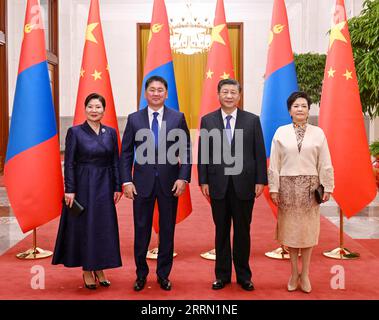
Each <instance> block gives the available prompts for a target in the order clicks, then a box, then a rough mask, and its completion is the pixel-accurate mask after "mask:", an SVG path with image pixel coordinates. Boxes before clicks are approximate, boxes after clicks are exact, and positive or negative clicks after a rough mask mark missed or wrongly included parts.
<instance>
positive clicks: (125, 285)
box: [0, 185, 379, 300]
mask: <svg viewBox="0 0 379 320" xmlns="http://www.w3.org/2000/svg"><path fill="white" fill-rule="evenodd" d="M191 195H192V203H193V213H192V214H191V216H190V217H189V218H187V219H186V220H185V221H183V222H182V223H180V224H179V225H178V226H177V228H176V238H175V240H176V244H175V251H176V252H177V253H178V256H177V257H176V258H175V259H174V267H173V270H172V273H171V276H170V279H171V281H172V284H173V289H172V291H170V292H165V291H163V290H161V289H160V288H159V286H158V284H157V283H156V277H155V265H156V262H155V261H150V262H149V265H150V274H149V278H148V283H147V287H146V288H145V290H143V291H141V292H134V291H133V289H132V287H133V283H134V280H135V266H134V260H133V250H132V248H133V221H132V210H131V202H130V201H128V200H126V199H123V200H121V202H120V204H119V205H118V212H119V226H120V235H121V250H122V258H123V267H122V268H118V269H113V270H108V271H107V275H108V278H109V279H110V280H111V282H112V286H111V287H110V288H99V289H98V290H95V291H90V290H87V289H84V288H83V284H82V279H81V269H80V268H75V269H68V268H64V267H63V266H52V265H51V258H48V259H43V260H36V261H21V260H18V259H17V258H16V257H15V254H16V253H19V252H21V251H24V250H26V249H28V248H30V247H31V245H32V237H31V236H29V237H27V238H26V239H24V240H23V241H21V242H20V243H19V244H17V245H16V246H15V247H13V248H11V249H10V250H8V251H7V252H6V253H5V254H3V255H2V256H1V257H0V274H1V275H2V276H3V277H4V276H5V277H6V281H3V285H2V286H0V299H48V300H50V299H73V300H78V299H79V300H80V299H110V300H112V299H120V300H122V299H126V300H133V299H138V300H144V299H152V300H155V299H157V300H158V299H159V300H160V299H162V300H170V299H174V300H175V299H178V300H179V299H180V300H193V299H200V300H202V299H207V300H217V299H223V300H234V299H239V300H246V299H250V300H260V299H277V300H287V299H323V300H330V299H358V300H359V299H379V280H378V279H379V240H365V241H362V240H358V241H355V240H353V239H351V238H349V237H348V236H345V247H347V248H349V249H350V250H352V251H357V252H359V253H360V254H361V258H360V259H358V260H349V261H340V260H334V259H328V258H325V257H323V256H322V252H323V251H324V250H330V249H333V248H335V247H337V246H338V234H339V232H338V228H336V227H335V226H334V225H333V224H331V223H330V222H329V221H327V220H326V219H324V218H322V221H321V235H320V243H319V245H318V246H317V247H316V248H315V250H314V254H313V260H312V266H311V281H312V285H313V291H312V293H311V294H305V293H302V292H300V291H298V292H294V293H289V292H287V291H286V283H287V281H288V278H289V272H290V266H289V262H288V261H278V260H273V259H269V258H266V257H265V256H264V253H265V252H266V251H269V250H272V249H275V248H277V247H278V245H277V243H276V241H275V240H274V239H273V237H274V230H275V220H274V217H273V215H272V214H271V212H270V211H269V208H268V206H267V204H266V202H265V200H264V198H263V197H261V198H260V199H259V200H258V201H257V203H256V205H255V209H254V214H253V222H252V231H251V235H252V255H251V267H252V271H253V282H254V284H255V287H256V290H255V291H252V292H246V291H243V290H242V289H241V288H240V286H239V285H237V284H236V283H235V282H234V283H232V284H231V285H229V286H227V287H226V288H225V289H223V290H221V291H213V290H212V289H211V283H212V281H213V280H214V272H213V268H214V262H213V261H208V260H204V259H202V258H201V257H200V256H199V255H200V253H202V252H204V251H207V250H209V249H211V248H213V247H214V243H213V241H214V226H213V222H212V218H211V213H210V208H209V205H208V203H207V202H206V201H205V199H204V198H203V197H202V195H201V194H200V191H199V188H198V187H197V186H195V185H193V186H192V189H191ZM57 228H58V219H56V220H54V221H52V222H50V223H48V224H46V225H45V226H43V227H41V228H40V229H39V230H38V246H39V247H41V248H44V249H47V250H52V249H53V248H54V242H55V237H56V233H57ZM155 245H156V235H155V234H154V235H153V237H152V246H155ZM36 265H39V266H42V267H44V271H45V289H44V290H34V289H32V288H31V280H32V277H33V276H34V275H35V274H32V273H31V268H32V267H33V266H36ZM334 265H340V266H343V268H344V271H345V289H344V290H335V289H332V288H331V285H330V282H331V279H332V277H333V276H334V274H332V273H331V268H332V267H333V266H334ZM233 280H234V281H235V276H234V275H233ZM4 284H6V285H4Z"/></svg>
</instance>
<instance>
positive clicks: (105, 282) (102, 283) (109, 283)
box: [93, 271, 111, 287]
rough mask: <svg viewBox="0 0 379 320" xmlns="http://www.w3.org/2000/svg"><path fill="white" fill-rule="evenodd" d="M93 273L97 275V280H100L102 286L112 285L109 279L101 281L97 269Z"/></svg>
mask: <svg viewBox="0 0 379 320" xmlns="http://www.w3.org/2000/svg"><path fill="white" fill-rule="evenodd" d="M93 274H94V275H95V281H96V280H97V281H99V284H100V285H101V286H102V287H109V286H110V285H111V282H110V281H109V280H104V281H100V278H99V276H98V275H97V273H96V271H94V272H93Z"/></svg>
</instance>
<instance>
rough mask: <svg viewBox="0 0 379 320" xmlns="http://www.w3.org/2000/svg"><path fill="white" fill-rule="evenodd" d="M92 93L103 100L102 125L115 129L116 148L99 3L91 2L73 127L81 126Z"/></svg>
mask: <svg viewBox="0 0 379 320" xmlns="http://www.w3.org/2000/svg"><path fill="white" fill-rule="evenodd" d="M93 92H96V93H99V94H101V95H102V96H103V97H104V98H105V101H106V108H105V114H104V118H103V119H102V123H103V124H105V125H107V126H109V127H112V128H114V129H116V131H117V138H118V142H119V147H120V135H119V131H118V124H117V116H116V110H115V106H114V100H113V94H112V86H111V79H110V76H109V64H108V60H107V54H106V51H105V45H104V38H103V30H102V28H101V20H100V10H99V0H91V6H90V9H89V15H88V23H87V30H86V36H85V45H84V52H83V59H82V67H81V70H80V80H79V88H78V96H77V99H76V108H75V117H74V125H78V124H81V123H83V122H84V121H85V120H86V116H85V108H84V101H85V99H86V97H87V96H88V95H89V94H91V93H93Z"/></svg>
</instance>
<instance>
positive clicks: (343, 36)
mask: <svg viewBox="0 0 379 320" xmlns="http://www.w3.org/2000/svg"><path fill="white" fill-rule="evenodd" d="M319 126H320V127H321V128H322V129H323V130H324V132H325V135H326V137H327V139H328V145H329V149H330V153H331V157H332V163H333V167H334V171H335V175H334V178H335V190H334V192H333V197H334V198H335V199H336V201H337V203H338V205H339V206H340V208H341V210H342V212H343V213H344V214H345V215H346V216H347V217H348V218H350V217H351V216H353V215H354V214H356V213H358V212H359V211H360V210H362V209H363V208H364V207H365V206H366V205H367V204H368V203H370V202H371V201H372V200H373V199H374V198H375V196H376V185H375V179H374V175H373V172H372V166H371V160H370V155H369V148H368V143H367V137H366V131H365V127H364V122H363V114H362V107H361V101H360V97H359V88H358V81H357V76H356V73H355V67H354V60H353V53H352V48H351V43H350V35H349V30H348V25H347V20H346V12H345V5H344V1H343V0H337V1H336V8H335V13H334V16H333V25H332V28H331V32H330V40H329V50H328V56H327V60H326V66H325V74H324V82H323V87H322V96H321V106H320V119H319Z"/></svg>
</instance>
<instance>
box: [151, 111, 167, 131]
mask: <svg viewBox="0 0 379 320" xmlns="http://www.w3.org/2000/svg"><path fill="white" fill-rule="evenodd" d="M163 111H164V107H163V106H162V107H161V108H159V109H158V110H157V111H155V110H153V109H151V108H150V107H149V106H148V107H147V113H148V115H149V125H150V129H151V125H152V123H153V119H154V115H153V113H154V112H158V113H159V114H158V116H157V120H158V127H159V130H160V129H161V128H162V120H163Z"/></svg>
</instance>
